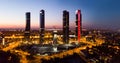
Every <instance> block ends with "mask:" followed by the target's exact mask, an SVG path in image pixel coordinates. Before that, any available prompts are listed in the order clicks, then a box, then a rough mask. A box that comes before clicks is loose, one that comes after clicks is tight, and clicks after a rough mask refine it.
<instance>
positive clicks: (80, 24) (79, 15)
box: [75, 10, 82, 42]
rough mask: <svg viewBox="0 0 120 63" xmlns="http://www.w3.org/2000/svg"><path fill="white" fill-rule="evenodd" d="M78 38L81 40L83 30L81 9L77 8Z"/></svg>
mask: <svg viewBox="0 0 120 63" xmlns="http://www.w3.org/2000/svg"><path fill="white" fill-rule="evenodd" d="M75 22H76V38H77V40H78V42H80V38H81V32H82V14H81V10H76V21H75Z"/></svg>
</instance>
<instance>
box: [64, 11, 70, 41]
mask: <svg viewBox="0 0 120 63" xmlns="http://www.w3.org/2000/svg"><path fill="white" fill-rule="evenodd" d="M63 42H65V43H69V12H68V11H66V10H64V11H63Z"/></svg>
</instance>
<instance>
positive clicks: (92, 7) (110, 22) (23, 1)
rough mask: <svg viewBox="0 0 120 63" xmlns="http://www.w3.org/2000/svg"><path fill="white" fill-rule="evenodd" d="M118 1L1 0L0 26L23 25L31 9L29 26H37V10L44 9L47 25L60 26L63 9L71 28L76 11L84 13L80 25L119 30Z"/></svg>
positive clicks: (12, 26)
mask: <svg viewBox="0 0 120 63" xmlns="http://www.w3.org/2000/svg"><path fill="white" fill-rule="evenodd" d="M119 2H120V1H119V0H116V1H112V0H105V1H104V0H101V1H95V0H91V1H89V0H86V1H83V0H79V1H77V0H74V1H72V0H69V1H68V0H66V1H64V0H53V1H50V0H40V1H39V0H34V1H32V0H13V1H9V0H4V1H3V0H2V1H0V9H1V11H0V17H1V18H0V28H25V16H24V14H25V12H31V28H39V11H40V10H41V9H44V10H45V12H46V14H45V17H46V18H45V26H46V28H49V27H50V28H52V27H53V26H56V27H57V28H62V11H63V10H68V11H69V12H70V27H71V28H72V27H73V28H74V27H75V11H76V10H78V9H80V10H81V13H82V15H83V19H82V23H83V28H89V27H90V28H100V29H102V28H103V29H104V28H105V29H119V28H120V25H119V20H120V19H119V16H120V13H119V11H120V8H119V6H120V4H119Z"/></svg>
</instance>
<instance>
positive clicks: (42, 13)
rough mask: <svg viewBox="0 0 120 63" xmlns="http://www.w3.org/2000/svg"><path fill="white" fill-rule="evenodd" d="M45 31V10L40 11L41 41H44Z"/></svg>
mask: <svg viewBox="0 0 120 63" xmlns="http://www.w3.org/2000/svg"><path fill="white" fill-rule="evenodd" d="M44 32H45V11H44V10H41V11H40V43H43V42H44Z"/></svg>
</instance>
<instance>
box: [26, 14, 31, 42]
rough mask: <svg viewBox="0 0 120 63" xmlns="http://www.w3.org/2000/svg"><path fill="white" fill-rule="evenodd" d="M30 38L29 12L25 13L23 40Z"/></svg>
mask: <svg viewBox="0 0 120 63" xmlns="http://www.w3.org/2000/svg"><path fill="white" fill-rule="evenodd" d="M29 38H30V12H27V13H26V27H25V40H29Z"/></svg>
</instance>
